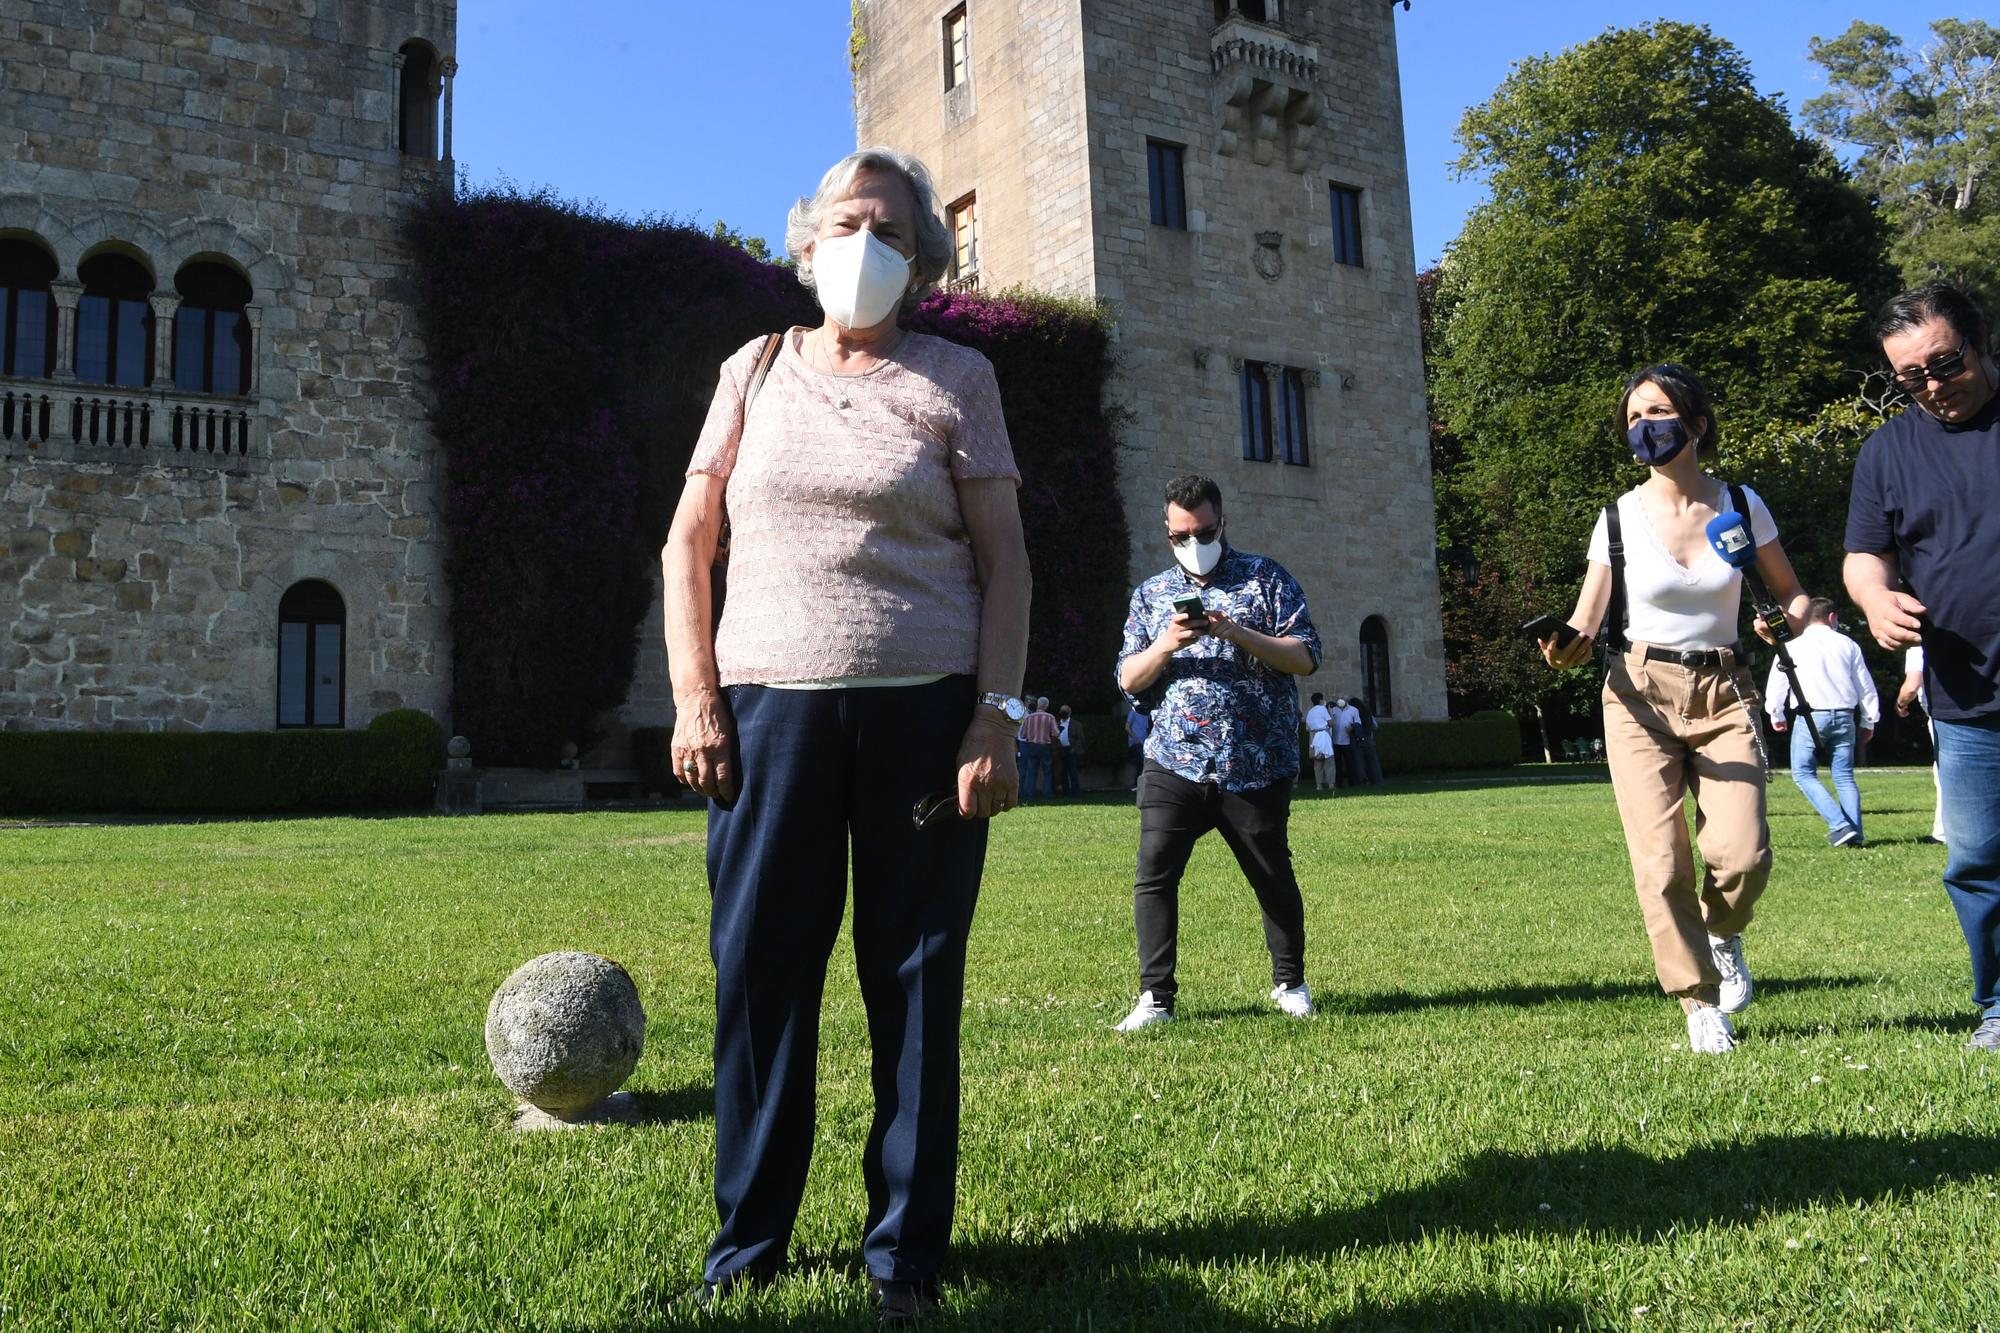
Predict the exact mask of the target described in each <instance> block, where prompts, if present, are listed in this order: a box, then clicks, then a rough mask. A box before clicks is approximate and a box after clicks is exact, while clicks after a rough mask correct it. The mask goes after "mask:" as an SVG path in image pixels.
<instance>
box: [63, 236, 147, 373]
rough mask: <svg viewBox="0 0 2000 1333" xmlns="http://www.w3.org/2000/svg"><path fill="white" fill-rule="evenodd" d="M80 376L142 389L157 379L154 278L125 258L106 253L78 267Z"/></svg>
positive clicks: (77, 311) (77, 310) (133, 260)
mask: <svg viewBox="0 0 2000 1333" xmlns="http://www.w3.org/2000/svg"><path fill="white" fill-rule="evenodd" d="M76 276H77V277H79V278H81V279H82V280H83V299H82V300H81V301H79V302H78V303H77V307H76V377H77V378H78V379H80V380H82V381H84V382H85V383H86V384H125V385H131V386H135V387H137V386H143V385H147V384H150V383H152V381H153V307H152V305H151V303H149V302H148V301H147V300H146V297H147V296H148V295H149V294H151V292H152V290H153V275H152V274H150V273H148V272H146V266H145V265H144V264H141V263H140V262H139V261H138V260H136V259H132V258H128V257H127V256H125V255H119V254H105V255H98V256H97V257H96V258H94V259H86V260H84V261H83V263H82V264H81V265H79V266H78V267H77V270H76Z"/></svg>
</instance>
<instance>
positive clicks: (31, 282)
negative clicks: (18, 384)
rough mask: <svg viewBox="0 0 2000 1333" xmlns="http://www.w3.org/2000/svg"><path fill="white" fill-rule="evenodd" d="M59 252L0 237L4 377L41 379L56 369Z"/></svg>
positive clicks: (0, 344)
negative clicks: (53, 285)
mask: <svg viewBox="0 0 2000 1333" xmlns="http://www.w3.org/2000/svg"><path fill="white" fill-rule="evenodd" d="M55 276H56V261H55V256H53V255H51V254H50V253H49V252H48V251H46V250H44V249H42V247H40V246H39V245H36V244H35V243H34V242H32V241H23V240H18V239H14V240H5V241H0V375H19V376H20V377H21V378H22V379H40V378H42V377H44V376H47V375H50V374H53V373H54V371H55V368H56V300H55V298H54V297H53V296H51V295H49V282H50V281H51V280H52V279H53V278H54V277H55Z"/></svg>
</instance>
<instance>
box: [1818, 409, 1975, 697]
mask: <svg viewBox="0 0 2000 1333" xmlns="http://www.w3.org/2000/svg"><path fill="white" fill-rule="evenodd" d="M1996 504H2000V394H1996V395H1995V396H1994V399H1993V401H1992V402H1990V403H1988V404H1987V405H1986V409H1985V410H1984V411H1983V412H1981V413H1980V414H1979V415H1978V416H1976V417H1974V418H1972V419H1971V420H1969V421H1966V422H1963V423H1961V424H1959V425H1955V426H1954V425H1949V424H1947V423H1945V422H1942V421H1939V420H1938V419H1937V418H1936V417H1934V416H1932V415H1931V414H1930V413H1928V412H1926V411H1924V410H1923V409H1922V408H1920V407H1912V408H1909V409H1908V410H1907V411H1905V412H1903V413H1902V414H1901V415H1900V416H1897V417H1895V418H1894V419H1892V420H1889V421H1885V422H1883V423H1882V425H1881V427H1880V428H1879V429H1877V430H1876V432H1875V433H1874V434H1873V435H1870V436H1869V437H1868V440H1867V442H1866V443H1864V444H1863V445H1862V446H1861V456H1860V457H1859V458H1857V459H1856V460H1855V463H1854V487H1853V490H1852V493H1851V494H1850V496H1849V498H1848V506H1847V543H1846V545H1847V549H1848V550H1850V551H1858V552H1862V553H1865V554H1869V555H1888V554H1891V553H1893V554H1894V555H1895V556H1896V557H1897V560H1898V564H1899V566H1900V568H1901V570H1902V574H1903V582H1904V583H1905V584H1906V585H1908V587H1909V591H1910V594H1911V595H1912V596H1914V597H1915V598H1916V599H1917V600H1918V601H1920V602H1922V603H1923V604H1924V607H1925V611H1926V613H1925V615H1924V617H1923V622H1924V624H1923V636H1924V670H1925V674H1926V675H1927V676H1928V677H1929V680H1928V685H1929V687H1930V707H1931V716H1932V717H1935V718H1937V719H1938V720H1940V721H1944V722H1963V721H1968V720H1970V719H1973V718H1980V717H1986V716H1989V715H1992V714H1996V713H2000V516H1996V510H1995V505H1996Z"/></svg>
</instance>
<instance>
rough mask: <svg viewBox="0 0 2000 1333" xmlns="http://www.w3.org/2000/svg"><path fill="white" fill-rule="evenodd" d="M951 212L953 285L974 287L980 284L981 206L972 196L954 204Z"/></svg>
mask: <svg viewBox="0 0 2000 1333" xmlns="http://www.w3.org/2000/svg"><path fill="white" fill-rule="evenodd" d="M950 212H951V281H952V285H953V286H955V287H957V286H963V287H973V286H977V285H978V283H979V206H978V200H977V199H976V198H974V196H972V195H969V194H968V195H967V196H965V198H963V199H961V200H959V201H958V202H957V203H955V204H953V205H952V206H951V209H950Z"/></svg>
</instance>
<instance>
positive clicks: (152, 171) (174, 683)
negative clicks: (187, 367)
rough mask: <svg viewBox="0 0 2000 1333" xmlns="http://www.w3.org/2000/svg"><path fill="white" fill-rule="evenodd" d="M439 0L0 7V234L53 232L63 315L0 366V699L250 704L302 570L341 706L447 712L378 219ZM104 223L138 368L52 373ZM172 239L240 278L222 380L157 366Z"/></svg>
mask: <svg viewBox="0 0 2000 1333" xmlns="http://www.w3.org/2000/svg"><path fill="white" fill-rule="evenodd" d="M455 22H456V6H455V4H454V3H452V0H400V2H390V0H383V2H369V3H364V2H363V0H319V2H318V3H314V0H285V2H283V3H237V4H231V5H228V6H222V7H215V6H191V7H185V8H183V7H170V6H165V5H154V4H142V3H139V0H103V2H102V3H93V4H88V5H86V4H80V3H74V2H70V3H44V2H40V0H34V2H30V3H23V4H17V5H13V6H10V7H8V8H7V9H6V10H5V11H4V12H0V53H4V66H3V67H0V86H4V93H0V96H4V98H5V105H6V108H7V113H6V114H7V118H8V120H9V123H10V126H12V127H18V128H19V129H20V131H21V132H20V133H19V134H16V135H9V136H7V141H6V142H0V237H16V238H24V239H27V240H30V241H31V242H33V243H34V244H36V245H37V246H38V247H40V248H42V249H44V250H46V251H47V252H48V253H49V254H50V255H51V256H52V257H53V259H54V261H55V264H56V268H57V278H56V281H55V283H54V284H53V285H52V286H53V290H54V295H55V299H56V302H57V304H58V305H59V306H60V307H61V311H62V313H61V320H62V329H63V337H62V344H63V346H62V347H61V349H60V356H61V365H59V367H58V368H57V370H56V373H55V374H54V375H53V376H51V377H48V378H44V379H36V380H21V379H12V380H8V379H0V397H5V398H8V399H10V400H11V401H12V402H13V403H15V404H16V405H17V406H23V407H25V406H34V407H35V408H37V409H38V410H35V411H26V410H23V411H18V412H9V413H7V414H6V415H5V416H4V417H0V531H4V534H5V535H4V538H0V724H4V725H5V726H8V727H92V728H98V727H117V728H147V729H161V728H210V729H232V730H234V729H259V728H268V727H271V726H273V725H274V724H275V722H276V708H277V704H276V694H277V676H278V662H277V638H278V605H279V600H280V598H281V597H283V595H284V593H285V591H286V589H287V588H289V587H291V586H292V585H293V584H294V583H297V582H299V581H300V580H304V579H320V580H324V581H325V582H327V583H330V584H331V585H333V587H334V588H335V589H336V590H337V591H338V592H339V594H340V596H341V598H342V600H343V602H344V605H345V621H346V626H345V646H344V691H343V699H342V717H343V720H344V723H345V725H348V726H358V725H362V724H365V723H366V722H367V721H368V719H369V718H371V717H372V716H374V715H375V714H377V713H379V712H382V711H385V710H387V709H390V708H397V707H416V708H422V709H425V710H427V711H429V712H431V713H432V714H433V715H435V716H437V717H439V718H440V719H441V720H444V721H447V723H448V721H449V719H448V718H447V716H446V709H447V705H448V692H449V648H448V638H447V627H446V621H445V600H446V589H445V584H444V575H443V571H444V555H445V552H444V536H443V531H442V526H441V523H440V521H439V519H438V515H437V508H438V492H439V486H440V477H439V460H438V458H437V455H436V453H435V451H434V449H433V448H432V445H431V440H430V436H429V431H428V428H427V426H426V424H425V419H424V412H425V405H424V388H423V383H424V380H423V376H424V365H423V346H422V343H421V341H420V339H419V338H418V336H417V332H416V330H415V328H414V326H413V320H412V317H411V313H410V309H409V305H408V299H407V298H408V292H409V282H410V272H409V264H408V258H407V256H406V254H405V252H404V249H403V246H402V244H401V241H400V237H399V227H400V219H401V215H402V213H403V210H404V209H405V208H406V207H407V206H408V205H409V203H410V202H411V201H413V200H415V199H417V198H420V197H422V196H423V195H424V194H425V193H426V192H428V191H431V190H436V189H448V188H449V187H450V170H451V168H450V163H449V143H450V129H449V107H450V94H449V83H450V76H451V74H452V73H453V72H454V65H453V63H452V60H451V56H452V52H453V50H454V48H455V40H456V32H455ZM413 40H414V41H417V42H420V43H425V44H427V46H428V49H429V52H430V53H431V54H433V55H434V56H435V58H436V66H435V68H436V72H437V74H438V76H439V78H438V80H437V81H436V82H433V83H431V84H430V86H429V88H428V89H426V92H427V94H428V96H429V97H430V99H431V102H430V108H431V110H432V111H433V112H434V113H436V114H437V116H438V121H437V123H434V124H433V125H431V126H429V127H428V128H430V129H432V130H433V131H434V132H436V133H437V134H439V135H440V136H441V141H442V142H441V147H442V155H443V157H444V159H445V160H443V161H438V160H433V159H435V158H436V157H438V156H439V150H438V146H436V145H434V146H433V147H432V149H431V151H430V153H429V154H427V155H426V154H424V153H422V152H421V150H419V151H418V152H417V153H416V154H415V155H405V154H404V153H403V152H401V151H399V148H398V138H397V135H398V121H397V113H398V81H399V79H400V78H402V77H403V67H402V60H401V58H400V56H399V52H400V51H401V49H402V48H403V47H404V45H405V43H408V42H411V41H413ZM420 58H421V56H420ZM440 103H441V105H439V104H440ZM105 252H116V253H120V254H123V255H126V256H128V257H130V258H132V259H135V260H137V261H138V262H139V263H140V264H141V265H142V266H143V267H144V268H145V269H146V270H147V271H148V272H149V273H150V275H151V276H152V279H153V296H152V298H151V303H152V310H153V313H154V317H155V321H156V330H155V332H156V344H155V345H156V347H157V348H158V349H159V355H158V356H157V359H156V367H155V377H154V379H153V381H152V382H151V383H150V384H145V385H136V386H131V387H125V388H117V389H112V388H109V387H107V386H102V385H86V384H79V383H78V382H77V381H76V379H75V376H74V373H73V366H72V363H71V358H70V355H69V346H68V343H69V339H70V337H71V335H72V333H73V330H74V327H75V320H76V317H77V316H76V303H77V300H78V297H79V295H80V288H79V287H78V269H79V266H80V265H81V264H83V263H85V262H86V261H87V260H89V259H90V258H92V257H93V256H95V255H97V254H101V253H105ZM194 260H203V261H211V262H219V263H222V264H224V265H225V266H227V267H231V268H234V269H235V270H237V272H238V273H239V274H241V275H242V276H243V277H245V278H247V279H248V281H249V283H250V287H251V292H252V296H251V306H250V310H249V312H248V314H249V316H250V322H251V325H252V328H253V342H252V362H253V366H254V372H253V380H252V384H251V391H250V393H249V394H248V395H247V396H244V397H236V396H233V395H232V396H227V397H222V396H215V395H203V394H195V393H189V392H186V391H182V390H177V389H174V388H173V387H172V374H171V365H170V363H171V349H172V339H171V337H170V330H171V321H172V318H173V309H174V305H175V301H176V298H175V297H174V295H173V294H174V290H175V288H174V278H175V274H176V273H177V272H178V271H179V270H180V268H181V266H182V265H183V264H186V263H188V262H190V261H194ZM43 404H46V406H47V409H48V410H47V413H46V421H45V420H44V416H43V413H42V412H41V411H40V410H39V408H40V407H41V406H42V405H43ZM215 421H220V422H221V423H222V424H221V428H220V430H219V431H218V430H217V429H216V428H215V426H214V425H213V424H212V423H213V422H215Z"/></svg>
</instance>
